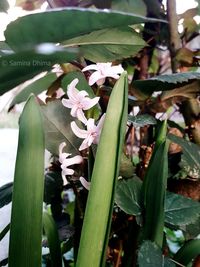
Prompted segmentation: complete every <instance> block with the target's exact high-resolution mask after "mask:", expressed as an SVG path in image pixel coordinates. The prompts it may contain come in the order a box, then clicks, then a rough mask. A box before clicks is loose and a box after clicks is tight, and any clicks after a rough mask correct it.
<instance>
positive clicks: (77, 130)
mask: <svg viewBox="0 0 200 267" xmlns="http://www.w3.org/2000/svg"><path fill="white" fill-rule="evenodd" d="M71 129H72V131H73V133H74V134H75V135H76V136H78V137H79V138H82V139H85V138H86V137H87V135H88V132H87V131H86V130H83V129H80V128H79V127H78V126H77V125H76V123H75V121H72V122H71Z"/></svg>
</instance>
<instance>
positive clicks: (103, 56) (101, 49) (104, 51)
mask: <svg viewBox="0 0 200 267" xmlns="http://www.w3.org/2000/svg"><path fill="white" fill-rule="evenodd" d="M142 47H143V46H140V45H138V46H137V45H135V46H130V45H95V46H94V45H87V46H82V47H80V51H81V52H82V54H83V55H84V57H85V58H86V59H89V60H90V61H94V62H107V61H114V60H117V59H123V58H128V57H130V56H135V55H136V54H137V53H138V51H139V50H140V49H141V48H142Z"/></svg>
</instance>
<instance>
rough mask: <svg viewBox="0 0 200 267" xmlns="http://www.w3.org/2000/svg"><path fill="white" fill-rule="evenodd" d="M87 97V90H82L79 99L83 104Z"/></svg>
mask: <svg viewBox="0 0 200 267" xmlns="http://www.w3.org/2000/svg"><path fill="white" fill-rule="evenodd" d="M86 96H88V93H87V92H86V91H85V90H82V91H79V92H78V95H77V98H78V99H79V100H80V102H81V100H82V99H84V98H85V97H86Z"/></svg>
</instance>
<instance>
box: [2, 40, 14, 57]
mask: <svg viewBox="0 0 200 267" xmlns="http://www.w3.org/2000/svg"><path fill="white" fill-rule="evenodd" d="M10 53H13V51H12V50H11V49H10V47H9V46H8V45H7V44H6V42H5V41H0V55H1V56H4V55H6V54H10Z"/></svg>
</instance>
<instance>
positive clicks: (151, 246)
mask: <svg viewBox="0 0 200 267" xmlns="http://www.w3.org/2000/svg"><path fill="white" fill-rule="evenodd" d="M138 264H139V267H161V266H163V267H175V266H176V265H175V264H174V263H173V262H172V261H170V259H169V258H167V257H164V256H163V255H162V251H161V249H160V248H159V247H158V246H157V245H156V244H155V243H153V242H151V241H149V240H148V241H144V242H143V244H142V246H141V247H140V249H139V253H138Z"/></svg>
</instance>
